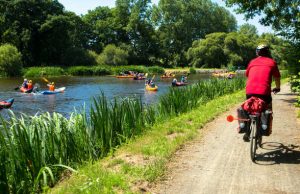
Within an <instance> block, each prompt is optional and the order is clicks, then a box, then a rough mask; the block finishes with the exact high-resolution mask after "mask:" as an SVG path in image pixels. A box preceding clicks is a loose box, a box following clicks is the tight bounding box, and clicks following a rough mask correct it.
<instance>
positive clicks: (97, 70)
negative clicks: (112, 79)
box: [93, 66, 112, 75]
mask: <svg viewBox="0 0 300 194" xmlns="http://www.w3.org/2000/svg"><path fill="white" fill-rule="evenodd" d="M111 74H112V70H111V68H110V67H104V66H103V67H101V66H95V67H94V68H93V75H111Z"/></svg>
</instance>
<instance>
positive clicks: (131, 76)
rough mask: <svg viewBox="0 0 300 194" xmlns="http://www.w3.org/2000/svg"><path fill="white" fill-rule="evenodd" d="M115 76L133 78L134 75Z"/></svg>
mask: <svg viewBox="0 0 300 194" xmlns="http://www.w3.org/2000/svg"><path fill="white" fill-rule="evenodd" d="M116 78H134V75H117V76H116Z"/></svg>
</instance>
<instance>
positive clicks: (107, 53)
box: [97, 44, 128, 66]
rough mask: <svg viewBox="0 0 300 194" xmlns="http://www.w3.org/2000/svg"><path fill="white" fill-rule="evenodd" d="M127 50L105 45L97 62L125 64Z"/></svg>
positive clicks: (100, 63) (115, 64) (113, 64)
mask: <svg viewBox="0 0 300 194" xmlns="http://www.w3.org/2000/svg"><path fill="white" fill-rule="evenodd" d="M127 58H128V52H127V51H126V50H123V49H121V48H118V47H116V46H115V45H112V44H110V45H107V46H106V47H105V48H104V50H103V52H102V53H101V54H100V55H99V56H98V58H97V63H98V64H99V65H112V66H120V65H127V63H128V61H127Z"/></svg>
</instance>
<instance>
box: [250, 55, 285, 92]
mask: <svg viewBox="0 0 300 194" xmlns="http://www.w3.org/2000/svg"><path fill="white" fill-rule="evenodd" d="M246 76H247V77H248V80H247V84H246V94H259V95H271V83H272V76H273V77H280V72H279V70H278V67H277V64H276V62H275V61H274V60H273V59H271V58H268V57H261V56H259V57H257V58H255V59H253V60H251V61H250V63H249V64H248V67H247V70H246Z"/></svg>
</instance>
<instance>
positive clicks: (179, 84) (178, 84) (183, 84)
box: [172, 82, 188, 87]
mask: <svg viewBox="0 0 300 194" xmlns="http://www.w3.org/2000/svg"><path fill="white" fill-rule="evenodd" d="M186 85H188V83H187V82H176V83H172V86H175V87H176V86H186Z"/></svg>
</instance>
